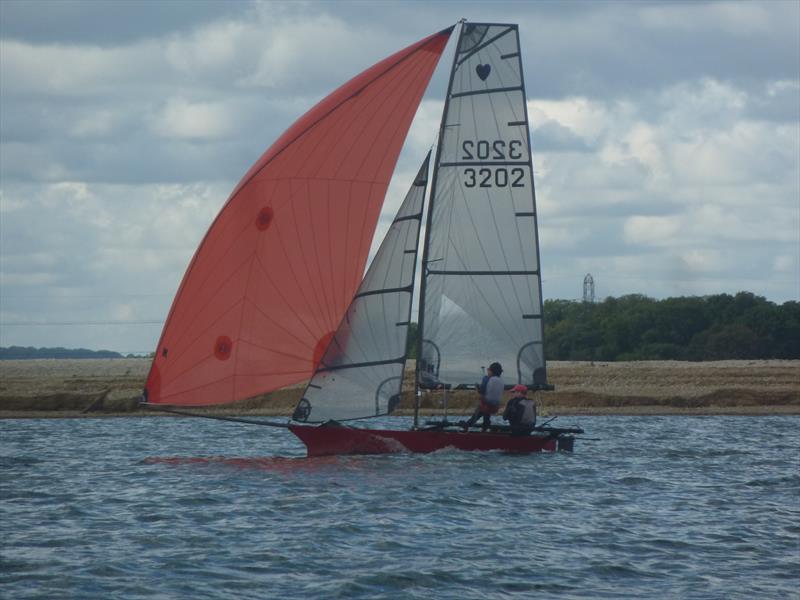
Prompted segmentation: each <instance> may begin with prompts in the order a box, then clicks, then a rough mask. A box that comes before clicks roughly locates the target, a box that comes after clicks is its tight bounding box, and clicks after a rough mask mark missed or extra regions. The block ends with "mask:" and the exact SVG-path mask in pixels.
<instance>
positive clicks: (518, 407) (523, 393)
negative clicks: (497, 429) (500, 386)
mask: <svg viewBox="0 0 800 600" xmlns="http://www.w3.org/2000/svg"><path fill="white" fill-rule="evenodd" d="M527 394H528V388H527V387H526V386H524V385H522V384H518V385H515V386H514V387H513V388H511V400H509V401H508V404H506V409H505V411H503V419H504V420H506V421H508V424H509V425H511V432H512V433H513V434H517V435H527V434H529V433H530V432H531V430H532V429H533V428H534V426H535V425H536V403H535V402H534V401H533V400H532V399H531V398H528V395H527Z"/></svg>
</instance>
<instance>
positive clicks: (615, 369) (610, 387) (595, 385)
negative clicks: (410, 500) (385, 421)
mask: <svg viewBox="0 0 800 600" xmlns="http://www.w3.org/2000/svg"><path fill="white" fill-rule="evenodd" d="M149 366H150V363H149V361H147V360H145V359H87V360H18V361H0V418H20V417H77V416H120V415H124V416H134V415H137V416H138V415H152V414H154V413H153V412H152V411H147V410H144V411H143V410H140V409H139V408H138V399H139V395H140V393H141V390H142V387H143V385H144V380H145V377H146V375H147V371H148V369H149ZM548 373H549V379H550V381H551V382H552V383H553V384H554V385H555V386H556V391H554V392H546V393H538V394H537V395H536V396H537V400H538V402H539V404H540V406H541V411H540V412H542V413H544V414H560V415H606V414H614V415H666V414H697V415H704V414H730V415H765V414H800V360H793V361H780V360H773V361H755V360H754V361H717V362H704V363H689V362H677V361H643V362H620V363H589V362H551V363H550V364H549V365H548ZM409 375H410V373H409ZM407 380H408V381H410V380H411V378H410V377H407ZM302 390H303V386H302V385H301V386H295V387H293V388H288V389H284V390H279V391H277V392H273V393H270V394H265V395H263V396H259V397H256V398H251V399H248V400H244V401H242V402H237V403H235V404H232V405H229V406H227V407H224V408H216V409H204V410H203V412H205V413H212V414H220V415H232V414H238V415H273V416H275V415H288V414H290V413H291V410H292V408H293V407H294V405H295V403H296V402H297V399H298V398H299V396H300V394H301V393H302ZM443 403H444V398H443V397H442V395H441V393H426V394H424V395H423V397H422V407H423V410H422V413H423V415H425V416H429V415H433V414H439V413H440V412H441V410H442V406H443ZM474 403H475V392H471V391H461V392H455V393H451V394H449V395H448V398H447V404H448V410H449V412H450V413H454V414H463V413H467V412H471V410H472V408H473V406H474ZM412 407H413V392H412V391H411V389H410V387H409V389H406V390H405V391H404V393H403V401H402V402H401V405H400V414H403V413H408V412H409V411H410V409H411V408H412Z"/></svg>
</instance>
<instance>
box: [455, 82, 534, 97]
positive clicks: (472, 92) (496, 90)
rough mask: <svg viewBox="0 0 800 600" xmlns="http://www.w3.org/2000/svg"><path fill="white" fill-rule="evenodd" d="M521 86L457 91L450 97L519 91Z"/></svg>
mask: <svg viewBox="0 0 800 600" xmlns="http://www.w3.org/2000/svg"><path fill="white" fill-rule="evenodd" d="M521 91H522V86H521V85H515V86H511V87H503V88H491V89H487V90H470V91H468V92H458V93H456V94H452V95H451V96H450V97H451V98H463V97H464V96H478V95H480V94H499V93H501V92H503V93H507V92H521Z"/></svg>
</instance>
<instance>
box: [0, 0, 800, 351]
mask: <svg viewBox="0 0 800 600" xmlns="http://www.w3.org/2000/svg"><path fill="white" fill-rule="evenodd" d="M0 10H2V19H3V28H2V34H1V35H0V76H1V77H2V85H0V214H1V215H2V218H0V251H1V252H0V254H2V256H0V284H2V291H1V292H0V293H2V295H3V297H2V306H0V321H2V322H3V323H7V322H10V321H12V320H14V319H16V320H18V321H33V320H57V321H74V322H81V321H90V320H92V321H98V320H103V319H105V320H119V321H143V320H154V319H155V320H157V319H159V318H163V317H164V315H165V314H166V312H167V310H168V307H169V302H170V301H171V297H172V293H173V292H174V290H175V288H176V287H177V285H178V283H179V281H180V278H181V276H182V274H183V272H184V270H185V268H186V265H187V263H188V261H189V260H190V258H191V255H192V253H193V252H194V250H195V248H196V245H197V243H198V242H199V240H200V239H201V238H202V236H203V234H204V232H205V230H206V228H207V227H208V226H209V224H210V223H211V221H212V220H213V218H214V216H215V214H216V212H217V211H218V210H219V208H220V207H221V206H222V204H223V202H224V201H225V199H226V198H227V196H228V194H229V193H230V191H231V189H232V188H233V186H234V185H235V184H236V182H237V181H238V180H239V178H240V177H241V176H242V175H243V174H244V173H245V172H246V171H247V169H248V168H249V166H250V165H251V164H252V163H253V162H254V161H255V160H256V159H257V158H258V157H259V156H260V155H261V153H262V152H263V151H264V150H265V149H266V147H267V146H269V145H270V144H271V142H272V141H273V140H275V139H276V138H277V137H278V136H279V135H280V134H281V133H282V132H283V131H284V130H285V129H286V128H287V127H288V126H289V125H290V124H291V123H292V122H293V121H294V120H295V119H296V118H297V117H299V116H300V115H302V114H303V113H304V112H305V111H306V110H307V109H308V108H310V107H311V106H312V105H314V104H315V103H316V102H317V101H319V100H320V99H321V98H322V97H323V96H325V95H326V94H327V93H329V92H330V91H332V90H333V89H334V88H335V87H337V86H339V85H340V84H341V83H343V82H344V81H346V80H347V79H349V78H350V77H352V76H353V75H355V74H356V73H357V72H359V71H360V70H361V69H363V68H366V67H368V66H369V65H371V64H373V63H374V62H375V61H377V60H379V59H380V58H382V57H384V56H386V55H388V54H390V53H392V52H394V51H397V50H399V49H400V48H402V47H404V46H406V45H408V44H410V43H412V42H413V41H415V40H417V39H419V38H421V37H423V36H424V35H427V34H429V33H431V32H432V31H435V30H437V29H440V28H443V27H446V26H448V25H450V24H452V23H454V22H455V21H456V20H457V19H458V18H460V17H461V16H462V15H466V16H468V17H469V18H471V19H473V20H475V21H477V20H480V19H485V20H501V21H506V22H518V23H520V39H521V42H522V56H523V60H524V61H525V79H526V82H527V91H528V112H529V116H530V120H531V124H532V147H533V150H534V157H533V158H534V167H535V179H536V186H537V187H536V192H537V208H538V212H539V224H540V234H541V249H542V268H543V277H544V279H545V285H544V293H545V296H546V297H566V298H574V297H579V296H580V289H581V283H582V281H583V276H584V275H585V274H586V273H587V272H591V273H592V274H593V275H594V277H595V280H596V282H597V289H598V295H599V296H601V297H602V296H604V295H608V294H621V293H631V292H643V293H648V294H651V295H654V296H665V295H671V294H676V293H700V294H704V293H714V292H718V291H728V292H735V291H738V290H739V289H751V290H752V291H755V292H757V293H763V294H766V295H768V297H770V298H774V299H776V300H779V301H782V300H786V299H789V298H797V295H798V293H800V290H798V278H799V277H800V274H798V265H800V239H798V235H800V233H798V232H800V204H799V203H798V198H800V124H799V123H800V77H799V76H798V72H800V31H799V30H800V26H799V25H798V22H800V5H798V4H797V3H793V2H783V3H776V2H751V3H738V2H697V3H684V2H674V3H673V2H660V3H641V4H630V3H627V2H602V3H595V2H588V3H577V2H576V3H521V2H493V3H491V4H488V5H487V4H485V3H479V2H448V3H433V4H427V5H425V4H421V3H404V2H384V3H381V4H380V10H379V11H365V10H364V4H363V3H361V2H337V3H320V2H289V3H281V2H269V3H259V2H241V3H240V2H228V3H222V2H203V3H199V4H198V3H184V2H172V3H162V4H157V3H141V2H94V1H93V2H80V1H78V2H70V3H65V2H46V3H45V2H43V1H40V2H37V3H29V2H16V1H14V0H12V1H8V0H6V1H4V2H2V3H0ZM452 45H453V42H452V41H451V47H450V49H448V51H447V53H446V55H445V57H444V58H443V60H442V63H441V65H440V69H439V70H438V71H437V73H436V75H435V76H434V80H433V82H432V84H431V88H430V90H429V94H428V95H427V96H426V99H425V100H424V101H423V103H422V105H421V106H420V109H419V111H418V114H417V119H416V121H415V123H414V125H413V127H412V129H411V132H410V134H409V137H408V141H407V144H406V146H405V148H404V152H403V154H402V155H401V158H400V161H399V163H398V168H397V171H396V173H395V178H394V179H393V181H392V184H391V186H390V189H389V193H388V195H387V201H386V205H385V214H384V215H383V216H382V217H381V220H380V222H379V225H378V235H377V236H376V240H375V242H374V243H373V251H374V250H375V248H377V244H378V243H379V241H380V236H381V235H382V233H383V232H384V231H385V229H386V227H388V223H389V221H390V220H391V216H392V215H393V214H394V211H396V209H397V208H398V206H399V204H400V202H401V201H402V198H403V197H404V195H405V193H406V191H407V190H408V185H409V182H410V181H411V179H412V178H413V176H414V174H415V173H416V171H417V169H418V167H419V163H420V161H421V160H422V158H423V156H424V154H425V152H427V150H428V148H429V147H430V145H431V144H432V143H433V142H434V140H435V138H436V135H437V134H438V130H439V119H440V116H441V111H442V107H443V96H444V90H445V88H446V85H447V80H448V68H449V61H450V56H451V55H450V54H449V52H450V51H451V49H452ZM157 335H158V326H150V325H147V326H130V327H126V326H122V325H114V326H109V327H105V326H103V327H101V326H91V327H90V326H87V327H83V326H69V327H63V328H52V327H47V328H45V327H41V328H27V329H26V328H21V327H8V328H6V327H4V328H3V332H2V343H4V344H7V343H23V344H27V343H46V344H50V345H52V344H56V343H60V344H62V345H69V346H75V345H86V346H90V347H92V346H94V347H112V348H116V349H121V350H147V349H150V348H152V346H153V345H154V344H155V338H156V337H157ZM48 340H49V341H48Z"/></svg>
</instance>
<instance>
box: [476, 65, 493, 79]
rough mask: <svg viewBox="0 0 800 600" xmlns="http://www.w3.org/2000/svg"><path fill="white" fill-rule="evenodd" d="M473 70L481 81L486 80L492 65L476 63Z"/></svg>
mask: <svg viewBox="0 0 800 600" xmlns="http://www.w3.org/2000/svg"><path fill="white" fill-rule="evenodd" d="M475 72H476V73H477V74H478V77H480V78H481V81H486V78H487V77H488V76H489V73H491V72H492V65H478V66H477V67H475Z"/></svg>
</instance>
